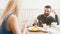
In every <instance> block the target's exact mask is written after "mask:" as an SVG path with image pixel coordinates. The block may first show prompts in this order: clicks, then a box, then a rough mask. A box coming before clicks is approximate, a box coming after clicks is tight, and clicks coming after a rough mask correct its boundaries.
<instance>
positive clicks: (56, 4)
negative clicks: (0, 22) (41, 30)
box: [0, 0, 60, 25]
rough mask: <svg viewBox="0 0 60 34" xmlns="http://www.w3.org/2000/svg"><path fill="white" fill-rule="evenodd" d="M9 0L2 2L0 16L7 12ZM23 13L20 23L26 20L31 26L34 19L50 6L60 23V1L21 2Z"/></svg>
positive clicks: (22, 0)
mask: <svg viewBox="0 0 60 34" xmlns="http://www.w3.org/2000/svg"><path fill="white" fill-rule="evenodd" d="M8 1H9V0H0V16H1V15H2V13H3V11H4V10H5V8H6V6H7V3H8ZM20 3H21V9H20V10H21V11H20V13H19V16H20V20H19V21H20V22H22V23H23V21H25V20H27V19H28V20H29V21H30V25H32V24H33V22H34V19H35V18H37V16H38V15H40V14H43V12H44V6H46V5H50V6H51V7H52V9H54V10H55V12H56V13H57V15H58V18H59V21H60V0H21V2H20ZM51 16H53V17H54V14H53V13H51Z"/></svg>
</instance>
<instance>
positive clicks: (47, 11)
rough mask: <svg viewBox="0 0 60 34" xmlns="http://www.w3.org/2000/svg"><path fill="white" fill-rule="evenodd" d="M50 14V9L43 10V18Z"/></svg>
mask: <svg viewBox="0 0 60 34" xmlns="http://www.w3.org/2000/svg"><path fill="white" fill-rule="evenodd" d="M50 12H51V9H50V8H45V9H44V15H45V16H48V15H49V14H50Z"/></svg>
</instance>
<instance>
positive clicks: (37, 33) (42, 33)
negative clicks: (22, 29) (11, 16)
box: [29, 32, 48, 34]
mask: <svg viewBox="0 0 60 34" xmlns="http://www.w3.org/2000/svg"><path fill="white" fill-rule="evenodd" d="M29 34H48V33H44V32H29Z"/></svg>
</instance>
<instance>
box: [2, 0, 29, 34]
mask: <svg viewBox="0 0 60 34" xmlns="http://www.w3.org/2000/svg"><path fill="white" fill-rule="evenodd" d="M17 9H18V8H17V3H16V0H9V3H8V6H7V8H6V9H5V12H4V13H3V15H2V18H1V20H2V24H1V34H25V33H26V27H27V25H28V23H26V24H25V27H24V29H23V32H21V31H20V28H19V26H18V19H17V18H18V10H17Z"/></svg>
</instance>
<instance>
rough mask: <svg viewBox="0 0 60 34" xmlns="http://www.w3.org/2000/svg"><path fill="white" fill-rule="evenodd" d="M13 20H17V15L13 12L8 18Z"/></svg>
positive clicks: (9, 20)
mask: <svg viewBox="0 0 60 34" xmlns="http://www.w3.org/2000/svg"><path fill="white" fill-rule="evenodd" d="M12 21H17V16H16V15H14V14H12V15H11V16H10V17H9V18H8V22H12Z"/></svg>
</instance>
